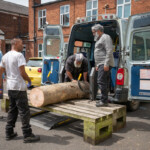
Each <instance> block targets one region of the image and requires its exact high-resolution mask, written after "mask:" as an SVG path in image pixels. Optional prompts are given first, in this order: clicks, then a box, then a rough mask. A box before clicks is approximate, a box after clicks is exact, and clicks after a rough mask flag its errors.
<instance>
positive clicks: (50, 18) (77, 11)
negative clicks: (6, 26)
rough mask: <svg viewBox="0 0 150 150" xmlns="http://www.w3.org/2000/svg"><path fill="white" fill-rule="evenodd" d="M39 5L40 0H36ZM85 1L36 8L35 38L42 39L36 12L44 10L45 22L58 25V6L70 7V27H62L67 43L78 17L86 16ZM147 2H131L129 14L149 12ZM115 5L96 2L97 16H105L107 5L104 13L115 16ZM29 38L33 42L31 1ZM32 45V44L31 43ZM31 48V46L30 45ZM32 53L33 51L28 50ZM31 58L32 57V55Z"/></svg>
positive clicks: (113, 1) (107, 0)
mask: <svg viewBox="0 0 150 150" xmlns="http://www.w3.org/2000/svg"><path fill="white" fill-rule="evenodd" d="M37 1H38V3H40V0H37ZM86 1H87V0H68V1H64V2H59V3H54V4H50V5H44V6H40V7H37V8H36V35H37V38H39V39H41V38H42V37H43V30H39V29H38V11H39V10H42V9H46V21H47V22H48V23H49V24H60V6H63V5H70V26H69V27H63V34H64V42H68V38H69V34H70V31H71V27H72V25H73V24H74V23H75V21H76V19H77V18H78V17H85V16H86ZM148 1H149V0H131V14H132V15H133V14H137V13H143V12H148V11H150V2H148ZM116 3H117V0H98V14H105V8H104V7H105V5H106V4H108V5H109V8H108V9H107V10H106V13H113V14H116ZM29 4H30V5H29V22H30V24H29V37H30V40H33V37H34V35H33V31H34V30H33V8H32V7H31V6H32V5H33V4H32V0H29ZM31 43H32V42H31ZM40 43H42V40H37V43H36V44H37V48H38V44H40ZM31 45H32V46H31V47H32V48H33V44H31ZM30 51H33V49H30ZM31 53H32V54H33V52H31ZM37 54H38V49H36V56H37ZM32 56H33V55H32Z"/></svg>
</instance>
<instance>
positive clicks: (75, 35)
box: [68, 20, 120, 91]
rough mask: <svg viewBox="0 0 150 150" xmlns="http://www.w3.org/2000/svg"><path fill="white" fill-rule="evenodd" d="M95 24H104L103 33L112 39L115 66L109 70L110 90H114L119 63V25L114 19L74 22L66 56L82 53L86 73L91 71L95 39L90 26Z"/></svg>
mask: <svg viewBox="0 0 150 150" xmlns="http://www.w3.org/2000/svg"><path fill="white" fill-rule="evenodd" d="M95 24H101V25H102V26H104V33H106V34H108V35H110V37H111V38H112V41H113V55H114V60H115V66H114V68H112V70H111V86H110V89H111V91H113V90H114V87H115V82H116V73H117V68H118V65H119V64H118V63H119V50H120V49H119V47H120V42H119V39H120V38H119V27H118V24H117V21H116V20H111V21H110V20H109V21H108V20H105V21H95V22H91V23H90V22H88V23H83V24H76V25H75V26H74V27H73V28H72V32H71V36H70V40H69V45H68V56H70V55H72V54H75V53H83V55H84V56H85V57H86V58H87V59H88V68H89V69H88V70H89V71H88V74H90V72H91V68H92V67H94V64H95V62H94V47H95V41H94V37H93V34H92V31H91V27H92V26H93V25H95Z"/></svg>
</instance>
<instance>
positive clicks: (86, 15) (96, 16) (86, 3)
mask: <svg viewBox="0 0 150 150" xmlns="http://www.w3.org/2000/svg"><path fill="white" fill-rule="evenodd" d="M89 1H91V2H92V8H91V9H88V10H87V2H89ZM93 1H97V8H93ZM93 10H97V16H96V20H98V0H87V1H86V17H88V16H87V13H88V11H91V14H92V11H93ZM88 18H90V21H92V17H88Z"/></svg>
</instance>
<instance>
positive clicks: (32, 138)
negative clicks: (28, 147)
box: [23, 134, 40, 143]
mask: <svg viewBox="0 0 150 150" xmlns="http://www.w3.org/2000/svg"><path fill="white" fill-rule="evenodd" d="M39 140H40V136H35V135H34V134H31V136H28V137H26V138H24V141H23V142H24V143H32V142H36V141H39Z"/></svg>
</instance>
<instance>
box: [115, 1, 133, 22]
mask: <svg viewBox="0 0 150 150" xmlns="http://www.w3.org/2000/svg"><path fill="white" fill-rule="evenodd" d="M128 4H130V15H131V0H130V2H125V0H123V4H118V0H117V14H116V16H118V7H119V6H122V17H121V18H123V19H128V17H124V6H125V5H128Z"/></svg>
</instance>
